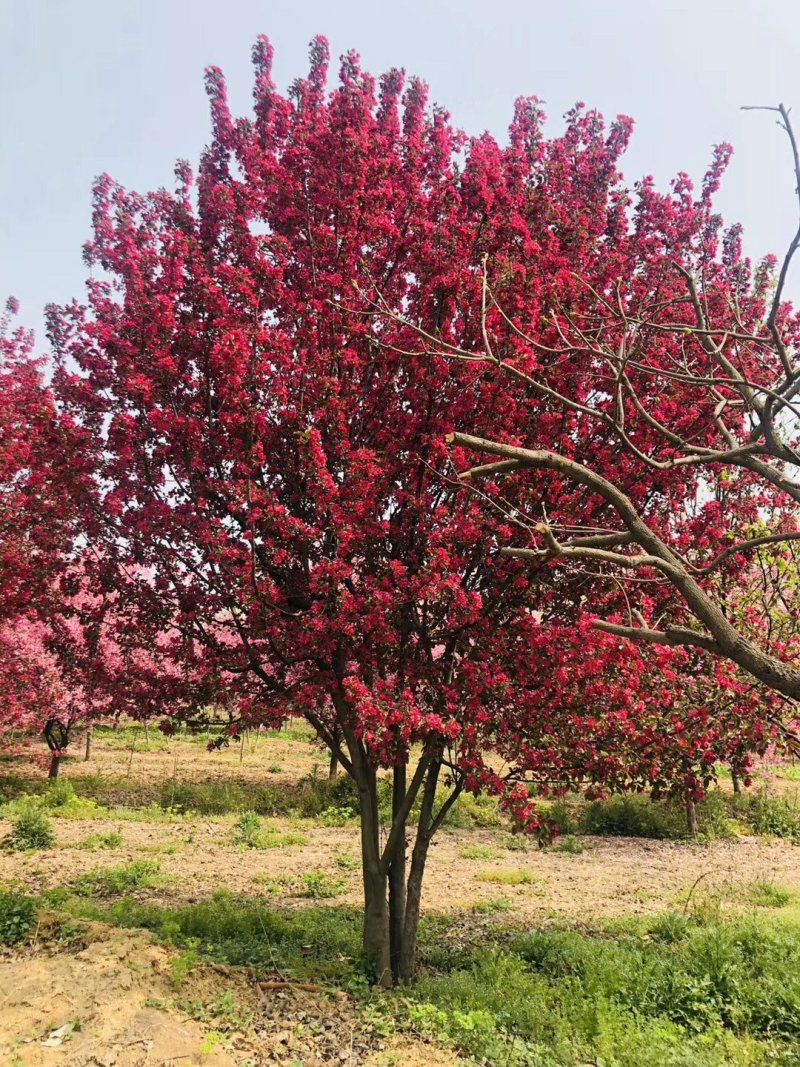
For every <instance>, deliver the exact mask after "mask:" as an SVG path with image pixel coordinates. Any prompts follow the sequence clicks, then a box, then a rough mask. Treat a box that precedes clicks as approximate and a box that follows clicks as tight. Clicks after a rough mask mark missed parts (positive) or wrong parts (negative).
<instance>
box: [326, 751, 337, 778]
mask: <svg viewBox="0 0 800 1067" xmlns="http://www.w3.org/2000/svg"><path fill="white" fill-rule="evenodd" d="M338 770H339V757H338V756H337V755H336V753H335V752H331V761H330V763H329V764H328V779H329V780H330V781H333V779H334V778H335V777H336V774H337V772H338Z"/></svg>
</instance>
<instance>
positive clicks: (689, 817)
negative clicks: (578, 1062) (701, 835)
mask: <svg viewBox="0 0 800 1067" xmlns="http://www.w3.org/2000/svg"><path fill="white" fill-rule="evenodd" d="M686 829H687V830H688V831H689V836H690V837H696V836H697V805H696V804H695V802H694V801H693V800H687V801H686Z"/></svg>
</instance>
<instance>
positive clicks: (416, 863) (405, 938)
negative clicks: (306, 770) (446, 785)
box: [352, 756, 459, 987]
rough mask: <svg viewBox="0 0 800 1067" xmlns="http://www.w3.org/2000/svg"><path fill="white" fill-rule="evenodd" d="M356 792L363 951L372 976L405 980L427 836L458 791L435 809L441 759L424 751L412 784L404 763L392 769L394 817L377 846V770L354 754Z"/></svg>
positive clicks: (388, 982)
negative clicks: (410, 841)
mask: <svg viewBox="0 0 800 1067" xmlns="http://www.w3.org/2000/svg"><path fill="white" fill-rule="evenodd" d="M352 767H353V772H354V773H353V777H354V778H355V780H356V784H357V786H358V793H359V807H360V815H361V858H362V874H363V883H364V928H363V950H364V956H365V958H366V960H367V962H368V964H369V966H370V968H371V970H372V972H373V975H374V978H375V981H376V982H377V983H378V984H379V985H382V986H385V987H389V986H392V985H395V984H397V983H398V982H408V981H410V980H411V979H412V977H413V975H414V970H415V967H416V960H417V931H418V928H419V918H420V904H421V900H422V883H423V877H424V874H425V865H426V861H427V858H428V852H429V848H430V843H431V840H432V838H433V836H434V834H435V832H436V830H437V829H438V828H439V826H440V825H441V823H442V821H443V820H444V817H445V815H446V813H447V811H448V810H449V809H450V807H451V806H452V804H453V803H454V801H455V799H456V797H457V796H458V792H459V790H458V789H457V788H456V789H454V790H453V791H452V792H451V793H450V795H449V796H448V798H447V799H446V800H445V801H444V803H443V804H442V806H441V807H440V809H439V811H438V813H435V806H436V788H437V784H438V781H439V771H440V767H441V764H440V762H439V760H438V759H431V758H430V757H425V758H424V760H423V762H422V763H421V765H420V766H419V767H418V768H417V769H416V771H415V773H414V776H413V778H412V780H411V784H410V785H409V783H408V772H407V768H406V766H405V765H400V766H397V767H395V768H394V769H393V771H392V775H393V780H392V823H391V826H390V827H389V828H388V830H389V832H388V835H387V839H386V844H385V846H384V848H383V850H381V833H380V830H381V827H380V821H379V813H378V794H377V776H376V774H375V771H374V769H373V768H372V767H371V766H367V765H366V762H365V761H364V760H363V758H361V759H359V758H358V756H357V757H356V758H355V759H354V760H353V761H352ZM420 792H421V796H422V799H421V803H420V810H419V816H418V818H417V819H416V820H415V821H416V826H415V827H413V829H414V830H415V831H416V832H415V836H414V845H413V849H412V852H411V857H410V862H409V860H408V858H407V855H406V849H407V838H408V835H409V830H410V829H412V827H410V825H409V821H410V820H409V816H410V812H411V808H412V805H413V800H414V799H415V798H416V796H417V795H418V794H419V793H420Z"/></svg>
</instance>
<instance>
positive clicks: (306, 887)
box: [301, 871, 347, 900]
mask: <svg viewBox="0 0 800 1067" xmlns="http://www.w3.org/2000/svg"><path fill="white" fill-rule="evenodd" d="M301 881H302V884H303V890H302V893H301V896H304V897H310V898H311V899H312V900H326V899H330V898H333V897H339V896H341V895H342V893H344V892H346V890H347V879H346V878H344V877H341V876H340V875H336V874H326V873H325V871H307V872H306V873H305V874H304V875H302V877H301Z"/></svg>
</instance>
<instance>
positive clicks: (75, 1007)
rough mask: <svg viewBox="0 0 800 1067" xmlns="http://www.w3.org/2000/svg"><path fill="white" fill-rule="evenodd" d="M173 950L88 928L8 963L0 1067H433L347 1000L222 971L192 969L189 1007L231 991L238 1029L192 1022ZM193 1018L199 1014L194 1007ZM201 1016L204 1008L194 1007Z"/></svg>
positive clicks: (2, 978) (425, 1051) (433, 1053)
mask: <svg viewBox="0 0 800 1067" xmlns="http://www.w3.org/2000/svg"><path fill="white" fill-rule="evenodd" d="M174 956H175V953H174V952H169V951H168V950H167V949H165V948H163V947H162V946H160V945H157V944H155V943H154V941H153V939H152V938H151V937H150V935H148V934H147V933H144V932H142V931H133V930H119V929H115V928H111V927H106V926H103V925H101V924H98V923H91V924H85V929H84V930H83V931H82V934H80V935H78V938H77V940H76V941H75V942H74V943H73V944H72V945H71V946H69V947H65V946H61V947H59V949H58V950H57V951H50V950H48V948H47V947H46V946H41V947H40V946H36V945H35V946H34V947H33V948H31V949H29V950H26V951H25V952H24V953H17V954H15V955H13V956H10V957H9V958H7V959H3V958H2V957H0V1020H2V1031H1V1032H0V1057H2V1060H1V1061H0V1062H2V1063H3V1065H4V1067H185V1065H187V1064H188V1065H202V1067H234V1065H238V1067H244V1065H245V1064H250V1065H256V1064H258V1065H260V1064H282V1065H286V1067H297V1065H299V1064H302V1067H320V1065H323V1064H340V1065H343V1067H355V1065H357V1064H363V1065H364V1067H389V1065H393V1064H396V1065H400V1064H407V1065H408V1067H433V1065H439V1067H441V1065H442V1064H445V1063H446V1062H447V1059H446V1058H444V1057H443V1054H442V1053H440V1052H438V1051H437V1050H435V1049H433V1048H431V1047H430V1046H428V1045H426V1044H425V1043H424V1042H421V1041H419V1042H413V1041H410V1040H407V1041H403V1040H395V1039H392V1040H388V1039H387V1040H383V1039H381V1038H380V1037H378V1036H376V1035H374V1034H371V1033H370V1032H369V1031H368V1030H366V1031H365V1030H364V1028H363V1027H362V1026H360V1025H359V1023H358V1021H357V1019H356V1017H355V1013H354V1011H353V1007H352V1004H351V1003H350V1001H349V999H348V997H347V996H346V994H344V993H338V994H335V995H333V996H327V995H325V994H323V993H316V992H307V991H303V990H299V989H294V988H289V989H285V990H266V991H263V990H261V989H259V988H258V987H257V986H256V985H255V984H254V983H252V982H248V981H247V980H246V978H245V977H244V976H243V975H241V974H236V973H235V972H233V971H231V970H229V969H228V968H224V967H201V968H198V969H197V970H195V971H193V972H192V978H191V993H192V999H193V1003H194V1004H197V1005H201V1004H204V1003H214V1001H215V1000H216V1001H219V997H220V996H221V995H224V994H227V995H230V994H233V995H234V996H235V1004H236V1010H237V1011H238V1012H240V1013H241V1016H242V1020H243V1023H244V1021H245V1019H246V1025H243V1026H242V1030H241V1031H237V1030H233V1031H229V1032H226V1033H225V1034H224V1035H223V1034H222V1033H221V1032H220V1031H216V1030H214V1029H213V1028H212V1027H210V1026H209V1025H207V1024H203V1023H201V1022H198V1021H195V1020H194V1019H192V1018H189V1017H188V1014H187V1010H181V1005H180V1003H177V1004H176V999H177V998H176V992H175V989H174V988H173V986H172V984H171V982H170V960H171V958H174ZM189 1010H190V1011H191V1009H189ZM195 1011H196V1012H197V1009H195Z"/></svg>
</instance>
